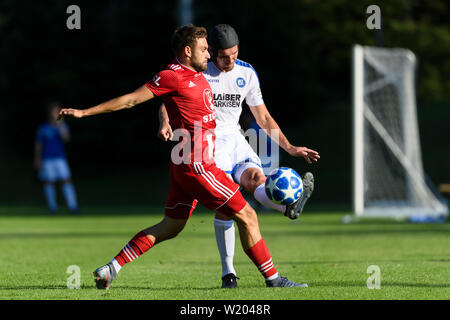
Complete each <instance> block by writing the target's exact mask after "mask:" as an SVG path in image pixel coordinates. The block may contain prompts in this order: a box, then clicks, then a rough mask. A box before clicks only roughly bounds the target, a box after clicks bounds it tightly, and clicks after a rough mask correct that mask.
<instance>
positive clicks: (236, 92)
mask: <svg viewBox="0 0 450 320" xmlns="http://www.w3.org/2000/svg"><path fill="white" fill-rule="evenodd" d="M203 75H204V76H205V78H206V80H208V82H209V85H210V86H211V89H212V92H213V94H214V104H215V107H216V135H220V134H222V133H229V132H233V131H234V132H238V131H239V130H240V129H241V127H240V125H239V118H240V116H241V113H242V102H243V101H244V99H245V102H246V103H247V104H248V105H249V106H259V105H261V104H263V103H264V100H263V98H262V93H261V89H260V86H259V79H258V76H257V74H256V71H255V69H253V67H252V66H251V65H250V64H248V63H246V62H244V61H242V60H236V62H235V64H234V67H233V69H232V70H231V71H228V72H222V71H220V70H219V69H218V68H217V67H216V65H215V64H214V62H212V61H210V62H208V68H207V69H206V71H204V72H203Z"/></svg>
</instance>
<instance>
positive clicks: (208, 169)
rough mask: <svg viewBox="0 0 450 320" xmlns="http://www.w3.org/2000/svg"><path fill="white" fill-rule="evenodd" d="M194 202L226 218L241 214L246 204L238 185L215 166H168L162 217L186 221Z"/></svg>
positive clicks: (194, 205) (195, 164)
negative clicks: (165, 198)
mask: <svg viewBox="0 0 450 320" xmlns="http://www.w3.org/2000/svg"><path fill="white" fill-rule="evenodd" d="M197 202H200V203H201V204H202V205H203V206H205V207H206V208H208V209H210V210H217V211H219V212H221V213H224V214H226V215H229V216H230V215H233V214H235V213H236V212H239V211H241V210H242V208H244V206H245V204H246V203H247V201H245V199H244V198H243V197H242V194H241V193H240V192H239V185H237V184H236V183H234V182H233V181H231V179H230V178H228V176H227V175H226V173H225V172H224V171H223V170H221V169H219V168H217V167H216V165H215V164H214V163H213V164H208V165H207V164H202V163H198V162H194V163H193V164H180V165H174V164H172V163H171V164H170V189H169V196H168V198H167V201H166V207H165V214H166V215H167V216H168V217H170V218H174V219H188V218H189V217H190V216H191V214H192V212H193V211H194V209H195V207H196V205H197Z"/></svg>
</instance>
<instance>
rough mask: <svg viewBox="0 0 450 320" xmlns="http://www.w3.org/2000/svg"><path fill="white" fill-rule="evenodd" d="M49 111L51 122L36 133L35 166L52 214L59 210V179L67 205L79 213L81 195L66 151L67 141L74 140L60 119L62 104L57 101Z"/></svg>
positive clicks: (46, 123)
mask: <svg viewBox="0 0 450 320" xmlns="http://www.w3.org/2000/svg"><path fill="white" fill-rule="evenodd" d="M46 111H47V121H46V122H44V123H43V124H41V125H40V126H39V128H38V130H37V133H36V141H35V148H34V166H35V168H36V169H37V170H38V172H39V173H38V175H39V179H40V180H41V181H42V183H43V184H44V194H45V199H46V200H47V206H48V209H49V211H50V213H51V214H55V213H56V212H57V210H58V203H57V196H56V187H55V184H56V183H58V182H59V183H60V185H61V191H62V193H63V195H64V198H65V200H66V204H67V207H68V208H69V210H70V212H71V213H73V214H76V213H79V209H78V203H77V196H76V192H75V188H74V186H73V183H72V180H71V173H70V168H69V165H68V163H67V158H66V152H65V150H64V143H67V142H69V140H70V133H69V128H68V126H67V125H66V124H65V123H64V121H63V120H58V114H59V111H60V106H59V104H58V103H57V102H53V103H51V104H49V105H48V106H47V110H46Z"/></svg>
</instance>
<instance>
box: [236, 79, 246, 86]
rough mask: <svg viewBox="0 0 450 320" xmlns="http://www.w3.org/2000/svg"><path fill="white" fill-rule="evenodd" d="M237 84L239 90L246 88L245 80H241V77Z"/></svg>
mask: <svg viewBox="0 0 450 320" xmlns="http://www.w3.org/2000/svg"><path fill="white" fill-rule="evenodd" d="M236 84H237V86H238V87H239V88H243V87H244V86H245V80H244V78H241V77H239V78H237V79H236Z"/></svg>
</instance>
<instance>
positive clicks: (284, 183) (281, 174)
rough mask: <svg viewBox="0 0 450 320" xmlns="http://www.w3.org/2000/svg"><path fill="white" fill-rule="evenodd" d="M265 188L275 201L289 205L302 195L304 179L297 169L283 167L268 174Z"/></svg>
mask: <svg viewBox="0 0 450 320" xmlns="http://www.w3.org/2000/svg"><path fill="white" fill-rule="evenodd" d="M265 190H266V194H267V197H268V198H269V199H270V200H272V201H273V202H274V203H276V204H282V205H288V204H291V203H294V202H295V201H297V200H298V199H299V198H300V196H301V195H302V192H303V181H302V178H301V177H300V175H299V174H298V173H297V172H296V171H295V170H293V169H291V168H286V167H282V168H278V169H275V170H273V171H272V172H271V173H270V174H269V175H268V176H267V180H266V184H265Z"/></svg>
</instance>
